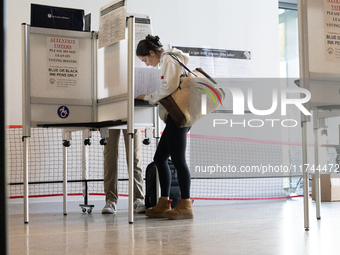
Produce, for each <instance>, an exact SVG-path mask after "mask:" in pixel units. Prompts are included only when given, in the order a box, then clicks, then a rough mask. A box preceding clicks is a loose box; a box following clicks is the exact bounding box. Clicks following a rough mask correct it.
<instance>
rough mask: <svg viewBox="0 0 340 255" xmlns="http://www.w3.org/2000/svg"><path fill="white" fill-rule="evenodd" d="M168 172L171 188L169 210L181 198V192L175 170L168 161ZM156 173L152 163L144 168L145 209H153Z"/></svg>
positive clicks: (154, 165)
mask: <svg viewBox="0 0 340 255" xmlns="http://www.w3.org/2000/svg"><path fill="white" fill-rule="evenodd" d="M168 163H169V167H170V171H171V187H170V199H171V200H172V202H171V208H175V207H176V206H177V205H178V203H179V199H180V198H181V191H180V189H179V185H178V177H177V170H176V168H175V166H174V164H173V163H172V161H171V160H170V159H169V160H168ZM156 171H157V167H156V164H155V163H154V162H151V163H150V164H149V165H148V166H147V167H146V178H145V179H146V180H145V181H146V195H145V206H146V208H150V207H154V206H155V205H156V204H157V203H156Z"/></svg>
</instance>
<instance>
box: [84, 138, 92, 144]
mask: <svg viewBox="0 0 340 255" xmlns="http://www.w3.org/2000/svg"><path fill="white" fill-rule="evenodd" d="M84 144H85V146H86V145H91V139H90V138H88V139H85V140H84Z"/></svg>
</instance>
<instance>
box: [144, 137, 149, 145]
mask: <svg viewBox="0 0 340 255" xmlns="http://www.w3.org/2000/svg"><path fill="white" fill-rule="evenodd" d="M150 143H151V141H150V139H149V138H147V139H144V140H143V144H145V145H149V144H150Z"/></svg>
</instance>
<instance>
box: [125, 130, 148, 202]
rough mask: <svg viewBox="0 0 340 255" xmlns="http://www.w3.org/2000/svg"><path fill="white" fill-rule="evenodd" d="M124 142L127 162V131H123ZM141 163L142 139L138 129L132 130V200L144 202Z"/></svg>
mask: <svg viewBox="0 0 340 255" xmlns="http://www.w3.org/2000/svg"><path fill="white" fill-rule="evenodd" d="M123 134H124V141H125V151H126V160H127V162H128V157H129V153H128V148H129V139H128V134H127V130H126V129H124V130H123ZM142 168H143V162H142V137H141V132H140V131H139V130H138V129H135V130H134V171H133V173H134V189H133V190H134V200H135V201H136V199H137V198H139V199H141V200H144V190H143V182H144V181H143V169H142Z"/></svg>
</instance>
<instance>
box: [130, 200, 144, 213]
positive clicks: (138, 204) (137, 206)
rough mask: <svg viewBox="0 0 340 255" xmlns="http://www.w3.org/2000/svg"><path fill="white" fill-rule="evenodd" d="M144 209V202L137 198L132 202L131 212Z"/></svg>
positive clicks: (139, 211) (138, 211)
mask: <svg viewBox="0 0 340 255" xmlns="http://www.w3.org/2000/svg"><path fill="white" fill-rule="evenodd" d="M145 211H146V207H145V204H144V203H143V201H142V200H141V199H139V198H137V200H136V201H135V202H134V203H133V212H134V213H143V212H145Z"/></svg>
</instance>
